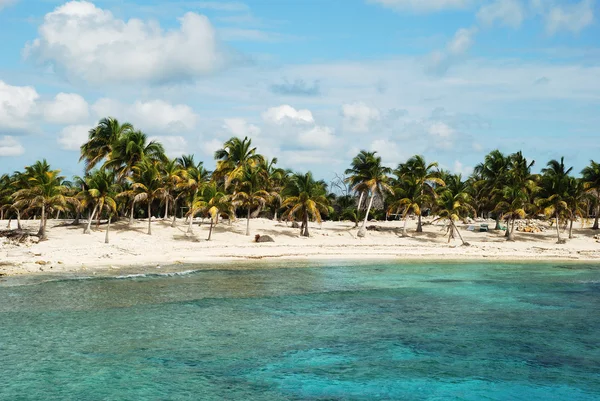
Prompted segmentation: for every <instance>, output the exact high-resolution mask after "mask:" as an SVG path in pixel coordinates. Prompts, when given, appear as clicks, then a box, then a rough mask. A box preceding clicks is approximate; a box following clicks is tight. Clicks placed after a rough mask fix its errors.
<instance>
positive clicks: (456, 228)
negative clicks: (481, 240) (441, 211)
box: [452, 221, 467, 245]
mask: <svg viewBox="0 0 600 401" xmlns="http://www.w3.org/2000/svg"><path fill="white" fill-rule="evenodd" d="M452 227H453V228H454V230H456V233H457V234H458V238H460V240H461V242H462V244H463V245H467V243H466V242H465V240H464V239H463V237H462V235H461V234H460V231H458V227H456V226H455V225H454V222H453V221H452Z"/></svg>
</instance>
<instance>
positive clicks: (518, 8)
mask: <svg viewBox="0 0 600 401" xmlns="http://www.w3.org/2000/svg"><path fill="white" fill-rule="evenodd" d="M524 19H525V9H524V7H523V4H522V3H521V1H520V0H496V1H494V2H493V3H490V4H487V5H484V6H483V7H481V9H480V10H479V12H478V13H477V20H478V21H479V23H480V24H482V25H484V26H492V25H494V24H495V23H496V22H498V23H500V24H502V25H506V26H509V27H511V28H518V27H520V26H521V24H522V23H523V20H524Z"/></svg>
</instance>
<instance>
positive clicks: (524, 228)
mask: <svg viewBox="0 0 600 401" xmlns="http://www.w3.org/2000/svg"><path fill="white" fill-rule="evenodd" d="M515 229H516V230H517V231H521V232H524V233H541V232H544V231H546V228H545V227H544V226H543V225H541V224H540V222H538V221H533V220H519V221H517V222H516V223H515Z"/></svg>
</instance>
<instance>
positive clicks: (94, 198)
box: [78, 170, 118, 234]
mask: <svg viewBox="0 0 600 401" xmlns="http://www.w3.org/2000/svg"><path fill="white" fill-rule="evenodd" d="M85 184H86V185H85V187H86V189H85V190H83V191H81V192H80V193H79V194H78V196H79V198H80V199H81V203H82V205H83V206H87V205H89V204H93V205H94V208H93V210H92V214H91V215H90V218H89V219H88V223H87V226H86V228H85V229H84V231H83V233H84V234H89V233H90V228H91V226H92V221H93V220H94V217H97V222H98V224H97V226H99V225H100V216H101V214H102V212H103V211H104V210H106V211H107V212H108V213H109V214H110V213H111V212H112V211H116V209H117V204H116V201H115V197H116V193H117V192H118V191H117V187H116V183H115V175H114V173H112V172H108V171H106V170H98V171H94V172H92V173H91V174H90V175H88V177H86V182H85Z"/></svg>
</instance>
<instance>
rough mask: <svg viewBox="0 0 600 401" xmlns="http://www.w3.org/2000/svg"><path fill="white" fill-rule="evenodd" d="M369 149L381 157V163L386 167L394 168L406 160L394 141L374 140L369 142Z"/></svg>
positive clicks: (404, 154)
mask: <svg viewBox="0 0 600 401" xmlns="http://www.w3.org/2000/svg"><path fill="white" fill-rule="evenodd" d="M369 148H370V149H371V151H372V152H377V154H378V155H379V156H381V161H382V163H383V164H384V165H386V166H388V167H392V168H394V167H396V166H397V165H398V163H400V162H402V161H404V160H406V159H407V155H406V152H405V151H402V150H401V149H400V147H399V146H398V143H397V142H396V141H391V140H389V139H375V140H374V141H373V142H371V144H370V145H369ZM355 153H356V152H355ZM353 156H354V155H353Z"/></svg>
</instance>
